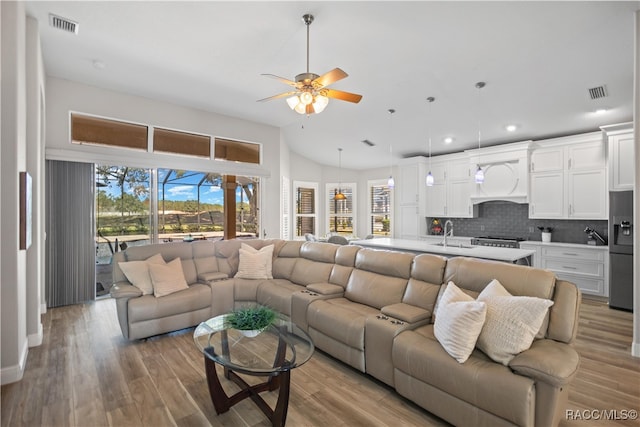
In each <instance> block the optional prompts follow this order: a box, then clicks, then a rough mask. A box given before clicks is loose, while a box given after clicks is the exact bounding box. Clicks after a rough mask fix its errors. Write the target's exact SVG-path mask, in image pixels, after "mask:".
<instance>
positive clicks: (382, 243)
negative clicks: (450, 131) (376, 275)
mask: <svg viewBox="0 0 640 427" xmlns="http://www.w3.org/2000/svg"><path fill="white" fill-rule="evenodd" d="M349 244H351V245H358V246H363V247H368V248H373V249H393V250H398V251H410V252H420V253H432V254H438V255H444V256H447V257H454V256H468V257H473V258H484V259H492V260H497V261H508V262H515V261H517V260H519V259H522V258H526V257H528V256H531V255H533V254H534V253H536V251H535V250H532V249H512V248H494V247H489V246H473V247H471V248H468V247H457V246H447V247H446V248H445V247H443V246H437V245H434V244H433V243H429V242H425V241H421V240H408V239H389V238H379V239H378V238H375V239H367V240H352V241H351V242H349Z"/></svg>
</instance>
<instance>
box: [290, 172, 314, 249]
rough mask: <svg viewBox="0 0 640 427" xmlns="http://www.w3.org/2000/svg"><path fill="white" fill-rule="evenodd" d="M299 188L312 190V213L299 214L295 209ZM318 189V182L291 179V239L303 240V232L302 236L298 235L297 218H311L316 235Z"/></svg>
mask: <svg viewBox="0 0 640 427" xmlns="http://www.w3.org/2000/svg"><path fill="white" fill-rule="evenodd" d="M299 188H312V189H313V190H314V192H315V193H314V207H313V211H314V213H313V214H299V213H298V210H297V209H296V205H297V204H298V189H299ZM318 190H319V184H318V183H317V182H312V181H293V197H292V198H291V201H292V212H293V220H294V221H293V224H292V225H293V229H292V232H291V234H292V238H293V240H304V238H305V237H304V234H303V235H302V236H298V235H297V232H298V226H297V225H298V218H299V217H303V218H313V230H314V233H313V234H315V235H316V236H317V235H318Z"/></svg>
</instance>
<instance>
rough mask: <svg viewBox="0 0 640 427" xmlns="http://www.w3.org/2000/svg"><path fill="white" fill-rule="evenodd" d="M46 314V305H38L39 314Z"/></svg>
mask: <svg viewBox="0 0 640 427" xmlns="http://www.w3.org/2000/svg"><path fill="white" fill-rule="evenodd" d="M46 312H47V304H46V303H42V304H40V314H45V313H46Z"/></svg>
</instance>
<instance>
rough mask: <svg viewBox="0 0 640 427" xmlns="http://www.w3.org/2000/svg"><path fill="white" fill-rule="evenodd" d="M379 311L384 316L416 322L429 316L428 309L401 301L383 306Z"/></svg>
mask: <svg viewBox="0 0 640 427" xmlns="http://www.w3.org/2000/svg"><path fill="white" fill-rule="evenodd" d="M380 311H381V312H382V314H384V315H386V316H391V317H394V318H396V319H398V320H402V321H403V322H407V323H416V322H420V321H421V320H425V319H427V318H430V317H431V312H430V311H428V310H425V309H424V308H421V307H416V306H415V305H411V304H405V303H403V302H399V303H397V304H391V305H387V306H384V307H382V309H381V310H380Z"/></svg>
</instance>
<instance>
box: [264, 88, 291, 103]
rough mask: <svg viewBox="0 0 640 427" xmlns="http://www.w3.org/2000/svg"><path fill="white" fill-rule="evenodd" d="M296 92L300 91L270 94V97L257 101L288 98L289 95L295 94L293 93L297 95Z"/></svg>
mask: <svg viewBox="0 0 640 427" xmlns="http://www.w3.org/2000/svg"><path fill="white" fill-rule="evenodd" d="M296 93H298V92H297V91H293V92H284V93H281V94H278V95H273V96H270V97H268V98H263V99H258V101H257V102H263V101H271V100H272V99H280V98H287V97H289V96H293V95H295V94H296Z"/></svg>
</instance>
